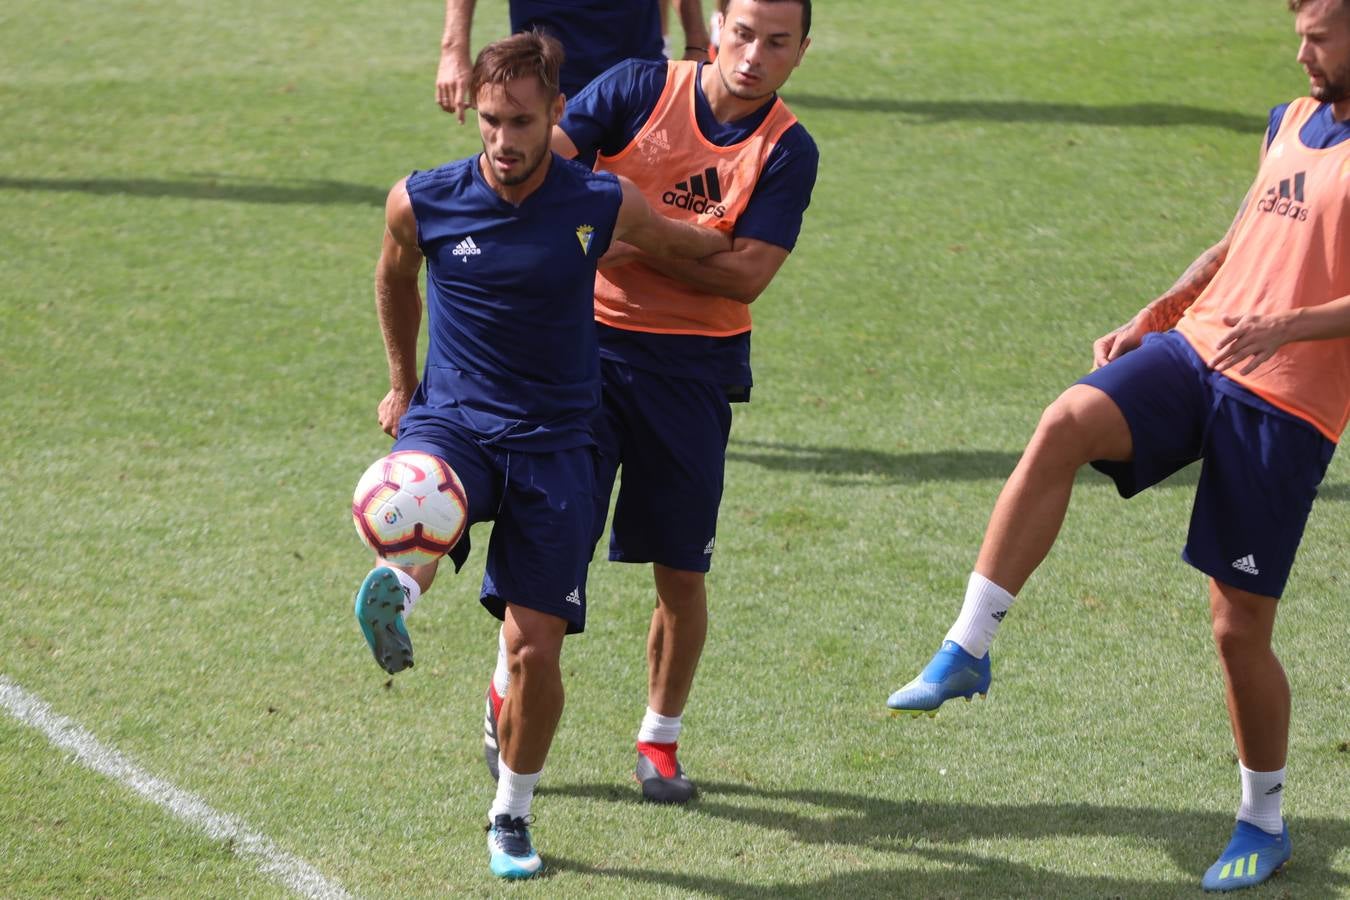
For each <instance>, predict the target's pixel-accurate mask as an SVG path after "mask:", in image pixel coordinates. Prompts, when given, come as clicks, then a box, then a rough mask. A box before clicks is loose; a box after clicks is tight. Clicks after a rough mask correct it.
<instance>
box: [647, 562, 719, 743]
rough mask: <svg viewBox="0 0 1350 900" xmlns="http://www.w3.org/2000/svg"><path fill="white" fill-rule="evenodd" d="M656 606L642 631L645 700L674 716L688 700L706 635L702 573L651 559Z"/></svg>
mask: <svg viewBox="0 0 1350 900" xmlns="http://www.w3.org/2000/svg"><path fill="white" fill-rule="evenodd" d="M652 575H653V577H654V578H655V581H656V609H655V610H653V611H652V622H651V628H650V629H649V630H648V632H647V705H648V706H650V707H651V708H652V709H653V710H655V711H656V712H658V713H660V714H661V715H662V716H667V717H669V716H680V715H682V714H683V713H684V706H685V704H686V703H687V702H688V701H689V691H690V689H691V688H692V687H693V684H694V673H695V671H697V669H698V661H699V657H700V656H701V655H702V653H703V642H704V640H705V638H706V637H707V635H708V589H707V585H706V584H705V576H704V574H703V573H702V572H687V571H684V570H681V569H672V568H670V567H669V566H663V565H661V564H660V563H656V564H654V565H653V566H652Z"/></svg>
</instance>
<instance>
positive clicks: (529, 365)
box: [407, 156, 622, 452]
mask: <svg viewBox="0 0 1350 900" xmlns="http://www.w3.org/2000/svg"><path fill="white" fill-rule="evenodd" d="M407 186H408V197H409V198H410V199H411V200H412V208H413V213H414V215H415V216H416V219H417V241H418V245H419V246H420V247H421V249H422V252H423V253H424V254H425V255H426V258H427V310H428V316H427V329H428V334H429V342H428V347H427V359H426V365H425V367H424V369H423V374H422V383H421V384H420V385H418V388H417V393H416V394H415V395H414V397H413V401H412V406H413V407H414V410H415V411H416V412H417V414H419V415H422V416H428V415H431V416H435V417H437V418H441V419H444V420H446V421H447V422H449V423H451V424H454V425H457V426H459V427H462V428H465V429H467V430H468V431H470V432H471V433H472V434H474V435H475V436H476V437H477V438H478V439H479V440H481V441H484V442H486V443H492V444H496V445H498V446H501V447H503V448H505V449H517V450H530V451H534V452H541V451H547V450H558V449H563V448H566V447H577V446H584V445H586V444H589V443H591V432H590V417H591V414H592V413H593V412H594V410H595V408H596V407H597V406H598V404H599V392H600V378H599V354H598V350H597V347H596V335H595V321H594V316H593V305H594V294H593V288H594V283H595V265H596V261H597V260H599V258H600V257H601V255H603V254H604V252H605V251H606V250H607V249H608V248H609V244H610V239H611V237H612V235H613V231H614V223H615V220H616V219H617V218H618V213H619V204H620V202H621V200H622V192H621V190H620V188H619V182H618V179H616V178H615V177H614V176H612V175H608V174H604V173H595V172H592V171H590V170H589V169H587V168H585V167H584V166H581V165H579V164H577V163H574V162H571V161H570V160H565V159H563V158H562V157H559V156H554V157H553V158H552V162H551V164H550V166H549V171H548V175H547V176H546V177H545V179H544V183H543V184H542V185H540V187H539V188H538V189H537V190H536V191H535V192H534V193H533V194H531V195H530V196H528V197H526V198H525V200H524V202H523V203H521V204H520V205H519V206H513V205H512V204H510V203H508V202H506V201H505V200H503V199H502V198H501V197H499V196H498V195H497V193H496V192H495V191H493V190H492V188H491V187H490V186H489V185H488V183H487V181H486V180H485V179H484V177H483V174H482V171H481V170H480V169H479V164H478V157H477V156H474V157H471V158H469V159H463V160H459V161H457V162H452V163H448V164H446V165H444V166H441V167H440V168H437V169H432V170H430V171H426V172H414V173H413V174H412V175H410V176H408V181H407ZM414 410H410V411H414Z"/></svg>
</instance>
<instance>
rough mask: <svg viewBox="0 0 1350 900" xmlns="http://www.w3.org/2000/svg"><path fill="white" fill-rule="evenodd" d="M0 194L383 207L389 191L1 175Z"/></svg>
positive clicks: (208, 178) (219, 178) (344, 185)
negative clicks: (28, 193) (52, 194)
mask: <svg viewBox="0 0 1350 900" xmlns="http://www.w3.org/2000/svg"><path fill="white" fill-rule="evenodd" d="M0 190H11V191H60V192H71V193H80V194H99V195H109V196H111V195H118V194H121V195H126V196H129V197H174V198H177V199H182V200H224V201H227V202H231V203H313V204H351V205H360V206H379V207H382V206H384V200H385V196H386V194H387V190H382V189H378V188H373V187H368V186H366V185H363V184H350V183H348V182H345V181H328V180H298V181H287V182H271V181H251V180H249V179H244V178H235V177H233V176H229V175H212V174H207V175H200V176H194V177H192V178H173V179H170V178H14V177H10V176H0Z"/></svg>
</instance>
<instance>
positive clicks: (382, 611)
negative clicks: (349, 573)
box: [356, 566, 413, 675]
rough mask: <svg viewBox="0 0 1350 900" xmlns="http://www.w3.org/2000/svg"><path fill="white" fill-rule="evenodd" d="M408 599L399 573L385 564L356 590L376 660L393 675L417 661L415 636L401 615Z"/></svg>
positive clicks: (363, 625)
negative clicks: (413, 647) (409, 631)
mask: <svg viewBox="0 0 1350 900" xmlns="http://www.w3.org/2000/svg"><path fill="white" fill-rule="evenodd" d="M406 599H407V597H406V595H405V594H404V593H403V585H401V584H399V580H398V576H397V575H395V574H394V570H393V569H390V568H387V567H385V566H380V567H379V568H376V569H374V570H373V571H371V573H370V574H369V575H367V576H366V580H365V581H363V582H361V588H360V590H358V591H357V592H356V621H357V622H359V623H360V625H361V633H362V634H364V635H365V636H366V643H367V644H369V645H370V652H371V653H373V654H375V661H376V662H377V663H379V664H380V668H382V669H384V670H385V671H386V672H388V673H389V674H390V675H393V674H394V673H395V672H402V671H403V670H404V669H411V668H412V664H413V651H412V639H411V638H409V637H408V629H407V628H405V627H404V626H403V616H401V615H399V613H401V612H403V602H404V600H406Z"/></svg>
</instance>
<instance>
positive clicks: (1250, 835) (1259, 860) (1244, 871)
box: [1200, 820, 1294, 891]
mask: <svg viewBox="0 0 1350 900" xmlns="http://www.w3.org/2000/svg"><path fill="white" fill-rule="evenodd" d="M1293 849H1294V846H1293V844H1292V843H1290V841H1289V826H1288V825H1285V826H1284V828H1283V829H1282V830H1281V832H1280V833H1279V834H1271V833H1270V832H1269V831H1266V830H1265V829H1263V828H1258V827H1257V826H1255V825H1253V824H1252V823H1251V822H1243V821H1240V820H1239V821H1238V823H1237V825H1235V826H1234V827H1233V838H1232V840H1230V841H1229V842H1228V847H1227V848H1225V849H1224V851H1223V853H1222V854H1220V856H1219V858H1218V860H1217V861H1216V862H1215V863H1214V865H1212V866H1210V867H1209V871H1208V872H1206V873H1205V877H1204V879H1202V880H1201V882H1200V886H1201V887H1202V888H1204V889H1205V890H1207V891H1236V890H1241V889H1242V888H1248V887H1251V886H1252V885H1256V884H1260V883H1261V882H1263V881H1265V880H1266V879H1267V878H1270V877H1271V876H1273V875H1275V874H1277V873H1278V872H1279V871H1280V869H1282V868H1284V864H1285V863H1287V862H1289V856H1290V854H1291V853H1293Z"/></svg>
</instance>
